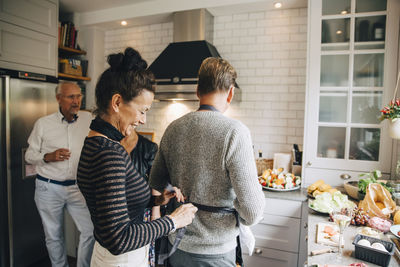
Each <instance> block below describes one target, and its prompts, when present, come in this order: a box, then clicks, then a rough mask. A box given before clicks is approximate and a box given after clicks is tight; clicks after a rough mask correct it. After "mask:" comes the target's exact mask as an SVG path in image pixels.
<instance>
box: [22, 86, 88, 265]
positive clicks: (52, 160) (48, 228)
mask: <svg viewBox="0 0 400 267" xmlns="http://www.w3.org/2000/svg"><path fill="white" fill-rule="evenodd" d="M56 98H57V101H58V104H59V111H58V112H56V113H53V114H50V115H48V116H45V117H42V118H40V119H38V120H37V121H36V123H35V126H34V128H33V130H32V133H31V135H30V136H29V139H28V143H29V148H28V150H27V152H26V154H25V160H26V161H27V162H28V163H30V164H34V165H36V170H37V173H38V174H37V179H36V190H35V202H36V206H37V208H38V211H39V214H40V217H41V219H42V223H43V228H44V232H45V236H46V246H47V250H48V253H49V256H50V260H51V264H52V266H53V267H64V266H68V262H67V255H66V247H65V242H64V208H65V209H67V210H68V212H69V213H70V215H71V217H72V219H73V220H74V222H75V224H76V226H77V228H78V230H79V231H80V237H79V247H78V259H77V266H78V267H85V266H90V259H91V255H92V250H93V245H94V238H93V224H92V221H91V219H90V214H89V211H88V208H87V206H86V202H85V199H84V198H83V196H82V194H81V192H80V191H79V188H78V186H77V184H76V173H77V168H78V162H79V157H80V154H81V150H82V145H83V141H84V139H85V137H86V136H87V134H88V132H89V125H90V122H91V120H92V116H91V114H90V113H89V112H85V111H80V110H79V109H80V106H81V100H82V93H81V89H80V88H79V86H77V85H76V84H74V83H61V84H59V85H58V86H57V88H56Z"/></svg>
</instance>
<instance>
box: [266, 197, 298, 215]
mask: <svg viewBox="0 0 400 267" xmlns="http://www.w3.org/2000/svg"><path fill="white" fill-rule="evenodd" d="M264 214H272V215H280V216H286V217H294V218H301V202H300V201H293V200H285V199H275V198H265V211H264ZM264 217H267V216H265V215H264Z"/></svg>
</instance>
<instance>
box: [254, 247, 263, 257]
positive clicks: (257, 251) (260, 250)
mask: <svg viewBox="0 0 400 267" xmlns="http://www.w3.org/2000/svg"><path fill="white" fill-rule="evenodd" d="M254 254H257V255H260V254H262V249H261V248H255V249H254Z"/></svg>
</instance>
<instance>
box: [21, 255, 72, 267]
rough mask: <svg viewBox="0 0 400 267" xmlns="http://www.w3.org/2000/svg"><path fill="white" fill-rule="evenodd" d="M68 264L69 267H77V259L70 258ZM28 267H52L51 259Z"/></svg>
mask: <svg viewBox="0 0 400 267" xmlns="http://www.w3.org/2000/svg"><path fill="white" fill-rule="evenodd" d="M68 264H69V267H76V258H73V257H69V256H68ZM28 267H51V263H50V259H49V258H46V259H44V260H42V261H39V262H37V263H35V264H32V265H29V266H28Z"/></svg>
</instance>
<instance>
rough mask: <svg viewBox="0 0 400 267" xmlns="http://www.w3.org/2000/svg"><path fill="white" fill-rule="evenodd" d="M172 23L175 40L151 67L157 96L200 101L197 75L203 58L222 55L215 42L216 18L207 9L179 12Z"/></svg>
mask: <svg viewBox="0 0 400 267" xmlns="http://www.w3.org/2000/svg"><path fill="white" fill-rule="evenodd" d="M173 25H174V26H173V30H174V32H173V41H174V42H173V43H170V44H169V45H168V46H167V48H165V50H164V51H163V52H162V53H161V54H160V55H159V56H158V57H157V58H156V59H155V60H154V62H153V63H152V64H151V65H150V67H149V69H150V70H151V71H152V72H153V73H154V75H155V77H156V82H157V90H156V95H155V99H156V100H159V101H171V100H190V101H197V100H198V98H197V96H196V89H197V81H198V78H197V76H198V71H199V68H200V65H201V63H202V61H203V60H204V59H205V58H207V57H221V56H220V55H219V53H218V51H217V49H216V48H215V47H214V46H213V45H212V38H213V27H214V18H213V16H212V15H211V14H210V13H209V12H208V11H207V10H205V9H196V10H189V11H182V12H176V13H174V15H173Z"/></svg>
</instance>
